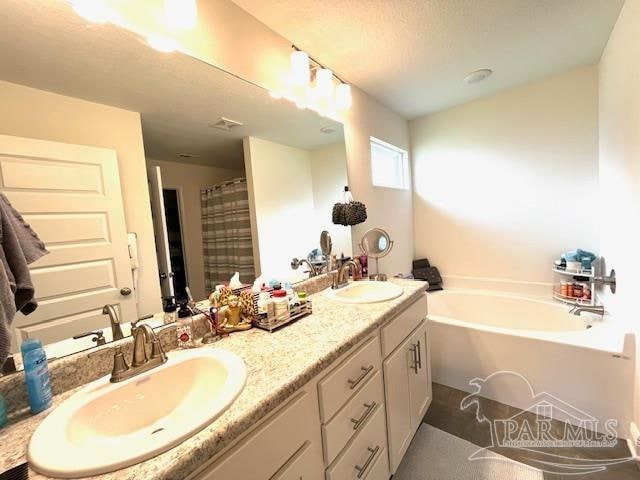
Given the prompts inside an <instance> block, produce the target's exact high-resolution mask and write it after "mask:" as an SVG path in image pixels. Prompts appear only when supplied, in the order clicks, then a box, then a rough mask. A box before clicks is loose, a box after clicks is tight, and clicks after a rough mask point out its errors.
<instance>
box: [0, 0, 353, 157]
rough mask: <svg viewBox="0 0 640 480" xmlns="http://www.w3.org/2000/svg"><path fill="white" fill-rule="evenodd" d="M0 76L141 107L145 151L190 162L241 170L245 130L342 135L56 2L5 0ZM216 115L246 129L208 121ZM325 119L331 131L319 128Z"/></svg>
mask: <svg viewBox="0 0 640 480" xmlns="http://www.w3.org/2000/svg"><path fill="white" fill-rule="evenodd" d="M0 80H6V81H9V82H12V83H18V84H22V85H27V86H30V87H34V88H38V89H41V90H47V91H51V92H55V93H60V94H62V95H67V96H71V97H76V98H81V99H84V100H90V101H93V102H97V103H102V104H106V105H111V106H114V107H119V108H123V109H127V110H132V111H135V112H140V113H141V114H142V128H143V135H144V146H145V152H146V154H147V156H149V157H153V158H157V159H160V160H169V161H185V160H182V159H180V158H178V154H179V153H190V154H195V155H197V156H198V157H197V158H196V159H189V160H188V162H190V163H200V164H206V165H215V166H219V167H226V168H243V167H244V163H243V152H242V137H243V136H247V135H252V136H256V137H260V138H264V139H267V140H272V141H276V142H280V143H284V144H287V145H292V146H296V147H299V148H307V149H311V148H317V147H319V146H322V145H326V144H330V143H335V142H337V141H339V140H340V139H341V138H342V126H341V125H340V124H338V123H336V122H333V121H331V120H327V119H325V118H322V117H320V116H319V115H316V114H315V113H313V112H310V111H308V110H300V109H298V108H296V107H295V106H294V105H293V104H291V103H289V102H286V101H284V100H279V101H278V100H275V99H273V98H271V97H270V96H269V95H268V93H267V92H266V91H265V90H263V89H262V88H259V87H257V86H255V85H252V84H250V83H248V82H245V81H243V80H240V79H238V78H236V77H234V76H232V75H230V74H228V73H226V72H223V71H221V70H219V69H217V68H214V67H212V66H210V65H207V64H205V63H202V62H200V61H198V60H195V59H193V58H191V57H189V56H187V55H183V54H178V53H172V54H164V53H160V52H157V51H155V50H153V49H151V48H150V47H148V46H147V45H146V43H144V42H142V41H140V40H139V39H138V38H137V37H136V36H134V35H133V34H131V33H129V32H127V31H125V30H123V29H120V28H117V27H115V26H112V25H87V24H86V22H85V21H83V20H82V19H81V18H79V17H78V16H77V15H76V14H75V13H74V12H73V11H72V10H71V9H70V8H69V7H68V5H67V4H66V3H65V2H62V1H60V0H3V1H2V8H1V9H0ZM220 116H224V117H229V118H232V119H234V120H238V121H240V122H243V123H244V126H242V127H238V128H237V129H234V130H233V131H232V132H221V131H219V130H216V129H213V128H211V127H209V126H208V122H210V121H212V120H216V119H217V118H218V117H220ZM327 125H334V126H336V132H335V133H333V134H325V133H321V132H320V128H322V127H323V126H327ZM0 133H1V132H0Z"/></svg>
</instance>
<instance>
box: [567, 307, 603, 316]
mask: <svg viewBox="0 0 640 480" xmlns="http://www.w3.org/2000/svg"><path fill="white" fill-rule="evenodd" d="M582 312H589V313H597V314H598V315H604V307H603V306H598V307H587V306H582V305H576V306H575V307H573V308H572V309H571V310H569V313H573V314H574V315H580V314H581V313H582Z"/></svg>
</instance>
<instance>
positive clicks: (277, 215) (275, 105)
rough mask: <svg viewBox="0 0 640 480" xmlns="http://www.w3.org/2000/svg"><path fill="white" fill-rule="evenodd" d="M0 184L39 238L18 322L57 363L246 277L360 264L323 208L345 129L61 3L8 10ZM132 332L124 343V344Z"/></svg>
mask: <svg viewBox="0 0 640 480" xmlns="http://www.w3.org/2000/svg"><path fill="white" fill-rule="evenodd" d="M0 42H1V43H2V45H12V46H14V48H11V49H5V48H3V49H2V50H0V65H2V68H1V69H0V109H2V115H0V189H1V190H2V192H3V193H4V194H5V195H6V196H7V197H8V198H9V200H10V201H11V203H12V204H13V205H14V207H15V208H16V209H17V210H18V211H19V212H20V213H21V214H22V215H23V216H24V218H25V219H26V220H27V222H29V223H30V224H31V225H32V227H33V228H34V229H35V230H36V232H37V233H38V235H39V236H40V237H41V238H42V240H43V241H44V242H45V244H46V245H47V248H48V250H49V251H50V254H49V255H47V256H45V257H43V258H42V259H41V260H38V261H37V262H36V263H34V264H32V265H31V272H32V278H33V281H34V284H35V288H36V296H37V300H38V303H39V307H38V309H37V310H36V311H35V312H34V313H33V314H31V315H28V316H23V315H20V314H19V315H18V316H17V317H16V318H15V320H14V323H13V325H12V328H13V336H14V340H13V342H14V344H13V347H12V349H13V351H14V352H17V351H18V350H19V344H20V342H21V341H22V340H23V339H25V338H29V337H35V338H39V339H41V340H42V341H43V342H44V343H45V344H46V346H47V349H48V354H49V356H50V357H52V358H54V357H59V356H62V355H65V354H68V353H71V352H75V351H80V350H83V349H86V348H90V347H91V346H94V345H95V340H96V335H88V336H85V337H81V338H75V339H74V338H73V337H78V336H80V335H83V334H85V333H87V332H95V331H98V330H102V332H103V337H104V339H105V341H107V342H108V341H110V340H112V332H111V328H110V321H109V317H108V315H106V314H104V313H103V307H104V306H105V305H112V306H113V307H114V310H115V312H116V313H117V315H118V316H119V318H120V319H121V321H122V322H123V323H124V324H126V323H128V322H131V321H132V320H135V319H137V318H141V317H145V316H149V315H154V314H157V313H158V312H161V311H162V300H163V297H177V298H181V297H185V296H186V293H187V289H186V287H187V286H188V287H189V289H190V291H191V293H192V295H193V297H194V298H195V299H196V300H200V299H204V298H206V297H207V296H208V294H209V293H210V291H211V289H212V288H213V287H214V286H215V285H216V284H219V283H223V282H226V281H228V280H229V278H230V276H231V275H232V274H233V273H235V272H239V273H240V278H241V280H242V281H243V282H246V283H251V282H253V280H254V278H255V277H256V276H257V275H258V274H262V275H263V276H264V277H265V278H272V277H276V278H280V279H286V280H290V281H296V280H300V279H301V278H302V277H303V276H304V273H303V272H302V270H300V271H293V270H292V269H291V266H290V263H291V259H292V258H293V257H298V258H303V257H306V256H307V255H309V254H310V253H311V252H313V251H314V250H315V249H318V248H319V239H320V233H321V232H322V231H323V230H328V231H329V232H330V233H331V235H332V237H333V245H334V252H335V253H337V254H338V255H340V254H341V253H344V254H345V255H350V254H351V249H352V242H351V232H350V229H349V228H348V227H342V226H337V225H333V224H332V222H331V207H332V205H333V204H334V203H335V202H338V201H340V200H341V199H342V192H343V189H344V186H345V185H348V181H347V168H346V152H345V146H344V138H343V128H342V125H341V124H340V123H338V122H335V121H333V120H330V119H328V118H324V117H321V116H319V115H317V114H316V113H314V112H311V111H309V110H303V109H299V108H297V107H296V106H295V105H293V104H292V103H289V102H287V101H285V100H276V99H274V98H272V97H270V96H269V94H268V92H267V91H265V90H263V89H262V88H260V87H258V86H256V85H253V84H251V83H249V82H247V81H245V80H243V79H240V78H238V77H236V76H234V75H232V74H229V73H227V72H225V71H222V70H220V69H218V68H215V67H213V66H211V65H208V64H205V63H203V62H201V61H199V60H197V59H194V58H192V57H189V56H188V55H185V54H181V53H170V54H167V53H162V52H159V51H156V50H154V49H152V48H151V47H149V46H148V45H147V44H146V43H145V42H143V41H141V40H140V39H139V38H138V37H137V36H136V35H134V34H132V33H131V32H128V31H126V30H124V29H120V28H118V27H115V26H113V25H93V24H92V25H87V23H86V22H85V21H84V20H82V19H81V18H80V17H78V16H77V15H76V14H75V12H74V11H73V10H72V9H71V8H70V7H69V5H68V4H67V3H66V2H63V1H59V2H55V1H49V2H37V1H24V0H8V1H6V2H4V3H3V8H2V14H1V15H0ZM127 333H128V332H127V329H126V327H125V328H124V334H125V335H127Z"/></svg>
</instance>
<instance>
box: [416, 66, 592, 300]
mask: <svg viewBox="0 0 640 480" xmlns="http://www.w3.org/2000/svg"><path fill="white" fill-rule="evenodd" d="M597 80H598V78H597V68H596V67H594V66H592V67H583V68H578V69H575V70H572V71H569V72H566V73H563V74H560V75H557V76H554V77H550V78H547V79H544V80H542V81H538V82H535V83H531V84H529V85H525V86H522V87H519V88H515V89H513V90H509V91H505V92H502V93H499V94H497V95H493V96H490V97H486V98H483V99H480V100H477V101H474V102H471V103H467V104H465V105H461V106H458V107H454V108H451V109H449V110H445V111H442V112H439V113H435V114H433V115H430V116H427V117H423V118H421V119H417V120H414V121H412V122H411V146H412V155H413V165H414V167H413V168H414V172H413V174H414V182H415V185H414V191H415V197H414V203H415V215H414V219H415V245H416V248H415V249H416V256H417V257H428V258H429V260H430V261H431V262H432V263H433V264H434V265H436V266H438V267H439V268H440V271H441V272H442V274H443V275H445V276H446V278H445V282H447V281H449V284H452V283H453V282H458V283H459V282H462V281H468V277H471V279H472V280H478V279H491V280H496V281H500V282H501V285H503V286H504V284H503V283H502V281H505V280H506V281H509V282H523V285H521V286H522V287H523V288H524V287H532V288H533V287H537V288H536V290H537V291H541V290H542V291H544V292H548V290H546V289H547V288H548V285H544V284H545V283H549V282H551V281H552V274H551V271H550V270H551V265H552V262H553V260H554V259H555V258H557V257H558V255H559V254H560V253H562V252H564V251H567V250H573V249H575V248H578V247H580V248H584V249H591V250H596V251H597V250H598V248H599V235H598V226H597V223H595V217H594V208H595V207H596V205H597V203H598V200H597V188H598V85H597ZM528 282H534V285H531V284H529V283H528ZM535 284H542V285H535Z"/></svg>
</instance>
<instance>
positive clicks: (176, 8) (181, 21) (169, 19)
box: [164, 0, 198, 30]
mask: <svg viewBox="0 0 640 480" xmlns="http://www.w3.org/2000/svg"><path fill="white" fill-rule="evenodd" d="M164 17H165V22H166V23H167V25H168V26H169V27H173V28H179V29H183V30H191V29H193V28H194V27H195V26H196V24H197V23H198V6H197V5H196V0H164Z"/></svg>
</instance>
